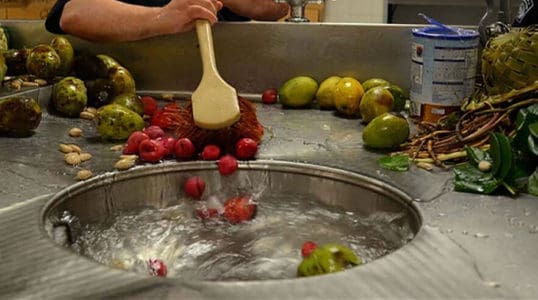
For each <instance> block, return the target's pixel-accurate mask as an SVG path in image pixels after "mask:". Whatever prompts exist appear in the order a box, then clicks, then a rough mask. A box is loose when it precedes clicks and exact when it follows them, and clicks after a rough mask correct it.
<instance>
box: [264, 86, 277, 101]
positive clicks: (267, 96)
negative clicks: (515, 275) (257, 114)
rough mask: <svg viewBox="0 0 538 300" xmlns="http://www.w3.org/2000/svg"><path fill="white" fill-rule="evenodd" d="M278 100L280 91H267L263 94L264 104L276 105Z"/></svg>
mask: <svg viewBox="0 0 538 300" xmlns="http://www.w3.org/2000/svg"><path fill="white" fill-rule="evenodd" d="M277 98H278V90H277V89H275V88H271V89H266V90H265V91H263V94H262V102H263V103H265V104H275V103H276V101H277Z"/></svg>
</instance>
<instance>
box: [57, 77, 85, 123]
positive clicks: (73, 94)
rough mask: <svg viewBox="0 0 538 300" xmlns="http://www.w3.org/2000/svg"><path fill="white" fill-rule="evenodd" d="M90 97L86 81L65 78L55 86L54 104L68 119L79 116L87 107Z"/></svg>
mask: <svg viewBox="0 0 538 300" xmlns="http://www.w3.org/2000/svg"><path fill="white" fill-rule="evenodd" d="M87 102H88V96H87V94H86V86H85V85H84V81H82V80H80V79H78V78H76V77H72V76H69V77H65V78H64V79H62V80H60V81H59V82H58V83H56V84H55V85H54V88H53V90H52V104H53V105H54V108H56V110H57V111H59V112H60V113H62V114H63V115H65V116H68V117H76V116H78V115H79V114H80V113H81V112H82V111H83V110H84V107H86V104H87Z"/></svg>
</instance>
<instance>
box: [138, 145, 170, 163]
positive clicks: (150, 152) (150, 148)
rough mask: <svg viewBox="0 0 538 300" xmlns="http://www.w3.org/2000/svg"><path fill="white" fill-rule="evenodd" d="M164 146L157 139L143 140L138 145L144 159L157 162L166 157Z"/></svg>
mask: <svg viewBox="0 0 538 300" xmlns="http://www.w3.org/2000/svg"><path fill="white" fill-rule="evenodd" d="M164 151H165V150H164V147H163V145H162V144H161V143H159V142H158V141H156V140H143V141H142V142H141V143H140V146H138V153H139V155H140V158H141V159H142V160H143V161H147V162H151V163H155V162H158V161H159V160H161V159H162V158H163V157H164Z"/></svg>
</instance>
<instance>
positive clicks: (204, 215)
mask: <svg viewBox="0 0 538 300" xmlns="http://www.w3.org/2000/svg"><path fill="white" fill-rule="evenodd" d="M196 214H197V215H198V217H199V218H200V219H202V220H206V219H212V218H216V217H218V215H219V212H218V211H217V209H216V208H206V207H202V208H199V209H197V210H196Z"/></svg>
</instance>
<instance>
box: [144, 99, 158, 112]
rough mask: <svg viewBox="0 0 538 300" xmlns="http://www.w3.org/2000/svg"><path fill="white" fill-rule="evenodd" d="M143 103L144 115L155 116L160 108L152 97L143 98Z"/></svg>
mask: <svg viewBox="0 0 538 300" xmlns="http://www.w3.org/2000/svg"><path fill="white" fill-rule="evenodd" d="M142 103H143V104H144V114H145V115H148V116H153V114H154V113H155V112H156V111H157V109H158V108H159V105H158V103H157V100H155V98H153V97H151V96H143V97H142Z"/></svg>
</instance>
